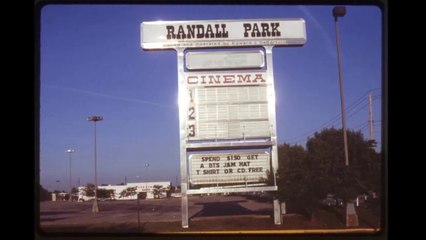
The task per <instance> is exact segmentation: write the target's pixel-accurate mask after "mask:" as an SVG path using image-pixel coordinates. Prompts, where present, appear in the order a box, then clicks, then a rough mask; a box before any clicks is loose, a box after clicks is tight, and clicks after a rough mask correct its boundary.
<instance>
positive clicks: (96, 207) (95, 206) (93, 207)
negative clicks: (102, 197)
mask: <svg viewBox="0 0 426 240" xmlns="http://www.w3.org/2000/svg"><path fill="white" fill-rule="evenodd" d="M92 212H93V213H97V212H99V207H98V201H97V200H96V199H95V200H94V201H93V206H92Z"/></svg>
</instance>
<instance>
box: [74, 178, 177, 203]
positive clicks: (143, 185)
mask: <svg viewBox="0 0 426 240" xmlns="http://www.w3.org/2000/svg"><path fill="white" fill-rule="evenodd" d="M170 185H171V182H137V183H127V184H125V185H107V186H98V189H106V190H111V191H112V192H113V194H112V195H111V198H110V199H109V200H131V199H137V195H138V194H139V193H141V192H142V193H146V198H147V199H154V197H158V198H165V197H167V192H169V191H170ZM85 188H86V187H85V186H83V187H78V199H79V201H88V200H92V199H93V198H94V197H88V196H86V195H85V191H84V189H85ZM126 191H127V193H130V194H124V193H125V192H126ZM156 193H157V194H156ZM155 194H156V195H157V196H155ZM98 199H100V198H99V196H98ZM101 200H103V199H101Z"/></svg>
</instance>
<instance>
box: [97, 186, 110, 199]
mask: <svg viewBox="0 0 426 240" xmlns="http://www.w3.org/2000/svg"><path fill="white" fill-rule="evenodd" d="M96 195H97V197H98V198H104V199H108V198H111V197H112V196H114V190H113V189H104V188H98V189H97V191H96Z"/></svg>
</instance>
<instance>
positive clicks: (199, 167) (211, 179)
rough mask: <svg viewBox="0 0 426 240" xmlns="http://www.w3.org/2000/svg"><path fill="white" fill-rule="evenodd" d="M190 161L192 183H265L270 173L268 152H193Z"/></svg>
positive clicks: (190, 179) (190, 180)
mask: <svg viewBox="0 0 426 240" xmlns="http://www.w3.org/2000/svg"><path fill="white" fill-rule="evenodd" d="M189 162H190V164H189V182H190V183H192V184H217V183H259V182H262V183H264V182H266V181H267V179H268V175H269V173H270V163H269V153H267V152H255V153H254V152H250V153H220V154H191V155H190V156H189Z"/></svg>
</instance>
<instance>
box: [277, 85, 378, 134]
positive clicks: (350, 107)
mask: <svg viewBox="0 0 426 240" xmlns="http://www.w3.org/2000/svg"><path fill="white" fill-rule="evenodd" d="M378 90H380V88H373V89H370V90H368V91H367V92H366V93H364V94H363V95H362V96H361V97H359V98H358V99H356V100H355V101H354V102H353V103H351V104H350V105H348V106H347V107H346V108H345V111H346V112H348V113H349V112H351V111H355V109H356V108H357V107H358V106H359V105H360V104H362V103H363V102H364V101H367V98H366V96H367V95H368V93H370V92H373V91H378ZM380 96H381V94H376V95H373V96H372V99H373V101H374V100H376V99H378V98H380ZM367 106H368V102H367V103H364V104H363V105H362V106H361V107H360V108H359V109H358V110H356V111H355V112H352V113H351V114H350V115H348V118H350V117H352V116H354V115H355V114H357V113H358V112H359V111H361V110H362V109H364V108H365V107H367ZM340 119H341V114H340V113H338V114H336V115H335V116H333V117H332V118H331V119H330V120H328V121H326V122H325V123H323V124H322V125H320V126H319V127H316V128H314V129H311V130H310V131H307V132H305V133H303V134H301V135H299V136H296V137H293V138H290V139H286V140H284V141H283V142H288V143H299V142H302V141H304V137H306V136H309V135H312V134H313V133H315V132H316V131H318V130H319V129H323V128H324V127H326V126H328V125H334V123H335V122H337V121H339V120H340ZM367 125H368V123H367ZM299 139H300V140H299ZM296 140H297V141H296Z"/></svg>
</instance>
